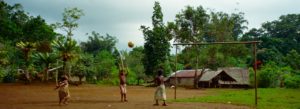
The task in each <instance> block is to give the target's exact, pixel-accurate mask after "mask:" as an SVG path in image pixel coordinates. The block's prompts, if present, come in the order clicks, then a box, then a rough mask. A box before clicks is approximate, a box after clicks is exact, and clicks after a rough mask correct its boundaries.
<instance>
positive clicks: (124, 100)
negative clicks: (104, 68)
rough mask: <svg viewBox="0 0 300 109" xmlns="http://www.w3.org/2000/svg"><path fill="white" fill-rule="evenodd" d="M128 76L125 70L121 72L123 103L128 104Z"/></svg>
mask: <svg viewBox="0 0 300 109" xmlns="http://www.w3.org/2000/svg"><path fill="white" fill-rule="evenodd" d="M126 76H127V73H126V74H125V71H124V70H120V73H119V79H120V91H121V102H127V99H126V92H127V90H126Z"/></svg>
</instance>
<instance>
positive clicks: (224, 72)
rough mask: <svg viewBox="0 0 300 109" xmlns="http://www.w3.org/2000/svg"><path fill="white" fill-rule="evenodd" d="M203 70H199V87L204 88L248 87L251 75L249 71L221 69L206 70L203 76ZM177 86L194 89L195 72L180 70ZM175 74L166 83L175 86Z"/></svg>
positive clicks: (233, 68) (232, 68) (177, 74)
mask: <svg viewBox="0 0 300 109" xmlns="http://www.w3.org/2000/svg"><path fill="white" fill-rule="evenodd" d="M201 71H202V69H198V70H197V76H198V77H199V76H200V77H199V80H198V86H199V87H203V88H221V87H248V86H249V73H248V69H244V68H237V67H230V68H219V69H218V70H216V71H214V70H209V69H206V70H205V71H204V73H203V74H202V75H200V74H201ZM176 76H177V86H183V87H192V86H193V84H194V77H195V70H179V71H177V72H176ZM175 80H176V79H175V73H173V74H171V75H170V76H169V77H168V78H167V80H166V82H167V83H168V85H174V84H175Z"/></svg>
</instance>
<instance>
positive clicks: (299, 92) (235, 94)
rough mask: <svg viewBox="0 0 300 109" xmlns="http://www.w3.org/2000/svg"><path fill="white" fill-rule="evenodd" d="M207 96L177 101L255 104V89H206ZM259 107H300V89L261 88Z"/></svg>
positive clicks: (260, 108)
mask: <svg viewBox="0 0 300 109" xmlns="http://www.w3.org/2000/svg"><path fill="white" fill-rule="evenodd" d="M204 90H205V91H206V92H207V96H201V97H193V98H185V99H178V100H176V102H205V103H225V104H235V105H248V106H251V107H255V106H254V89H249V90H244V89H204ZM257 108H258V109H300V89H282V88H266V89H263V88H260V89H258V105H257Z"/></svg>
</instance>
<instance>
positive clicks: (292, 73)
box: [0, 0, 300, 88]
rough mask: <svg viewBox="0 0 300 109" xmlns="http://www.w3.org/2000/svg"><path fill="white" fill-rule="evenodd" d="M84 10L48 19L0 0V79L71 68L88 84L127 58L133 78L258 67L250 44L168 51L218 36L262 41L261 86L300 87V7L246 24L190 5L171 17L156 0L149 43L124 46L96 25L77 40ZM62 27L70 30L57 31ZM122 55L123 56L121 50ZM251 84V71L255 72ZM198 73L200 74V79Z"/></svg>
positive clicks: (109, 79)
mask: <svg viewBox="0 0 300 109" xmlns="http://www.w3.org/2000/svg"><path fill="white" fill-rule="evenodd" d="M83 15H84V12H83V10H81V9H78V8H66V9H65V10H64V12H63V13H62V21H61V22H58V23H56V24H47V23H46V21H45V20H44V19H43V18H42V16H30V14H29V13H27V12H25V11H24V10H23V8H22V5H21V4H15V5H12V6H11V5H8V4H7V3H5V2H4V1H2V0H0V81H2V82H15V81H16V80H25V81H26V83H29V82H31V81H35V80H41V81H55V76H56V74H58V76H60V75H62V74H67V75H69V76H71V77H73V76H75V77H78V78H79V80H80V82H81V80H84V78H85V79H86V81H87V82H90V83H108V84H118V72H119V69H120V66H121V63H120V62H121V61H120V60H123V61H124V63H123V64H124V66H125V67H126V71H127V72H128V79H127V80H128V83H129V84H140V83H143V82H144V81H145V78H147V76H148V77H153V76H154V75H155V72H156V70H157V69H158V68H164V70H165V72H166V73H165V75H166V76H167V75H169V74H170V73H171V72H174V71H176V70H178V69H204V68H210V69H217V68H220V67H248V68H249V69H250V71H253V70H252V67H253V54H252V52H251V51H252V49H253V48H252V46H251V45H203V46H196V45H193V46H192V45H185V46H180V47H179V49H178V51H179V53H178V57H177V61H178V63H177V66H176V68H177V69H175V64H174V63H175V61H176V57H175V56H174V55H170V48H171V44H170V41H174V43H200V42H216V41H224V42H226V41H253V40H260V41H262V43H261V44H259V45H258V48H257V53H258V54H257V59H258V62H259V64H258V65H259V66H258V74H257V77H258V86H259V87H287V88H299V87H300V26H299V25H300V14H287V15H282V16H280V17H279V19H278V20H274V21H268V22H266V23H263V24H262V26H261V27H260V28H252V29H249V30H248V31H247V30H246V29H247V23H248V22H247V20H246V19H245V18H244V13H241V12H239V13H231V14H228V13H224V12H215V11H211V10H208V9H204V8H203V7H202V6H198V7H191V6H187V7H185V8H184V9H183V10H181V11H180V12H178V14H177V15H176V16H175V20H174V21H173V22H167V23H165V22H163V13H162V7H161V6H160V4H159V2H155V3H154V7H153V15H152V26H151V27H147V26H141V31H142V32H143V35H144V39H145V44H144V45H143V46H136V47H133V49H132V50H131V51H130V52H128V51H118V50H117V49H116V44H117V42H118V39H117V38H116V37H115V36H111V35H109V34H106V35H101V34H100V33H97V32H95V31H93V32H91V33H90V34H87V36H85V37H88V40H87V41H82V42H81V43H78V42H77V41H75V40H74V39H73V38H72V36H73V32H74V31H76V29H77V28H78V27H79V26H80V25H78V23H77V22H78V21H79V20H80V18H81V17H83ZM55 29H60V30H61V31H62V32H64V33H56V32H54V30H55ZM121 55H122V56H121ZM250 77H251V78H250V80H251V81H250V82H251V83H252V84H253V72H252V73H250ZM196 79H197V78H196Z"/></svg>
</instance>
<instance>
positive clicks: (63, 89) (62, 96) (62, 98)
mask: <svg viewBox="0 0 300 109" xmlns="http://www.w3.org/2000/svg"><path fill="white" fill-rule="evenodd" d="M55 89H59V90H58V96H59V105H61V103H64V104H68V103H67V102H68V99H69V98H70V97H71V96H70V91H69V83H68V77H67V76H64V77H62V79H61V81H60V82H59V84H58V85H57V86H56V88H55Z"/></svg>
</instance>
